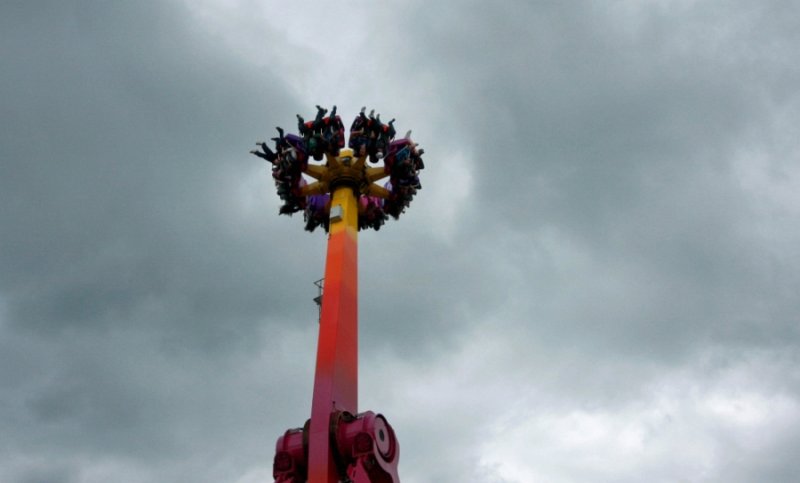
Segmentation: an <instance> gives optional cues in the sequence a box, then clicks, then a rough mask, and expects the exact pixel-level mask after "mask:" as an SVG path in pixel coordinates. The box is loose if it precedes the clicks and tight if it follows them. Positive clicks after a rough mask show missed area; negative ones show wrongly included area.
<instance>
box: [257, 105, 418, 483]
mask: <svg viewBox="0 0 800 483" xmlns="http://www.w3.org/2000/svg"><path fill="white" fill-rule="evenodd" d="M335 109H336V108H335V107H334V108H333V113H335ZM333 113H332V115H331V116H329V117H324V114H325V111H324V109H322V108H319V107H318V114H317V118H316V119H315V120H314V121H313V122H309V123H305V122H304V121H303V120H302V118H300V116H298V119H299V120H300V122H299V128H300V132H301V135H302V137H300V136H294V135H291V134H290V135H288V136H286V137H284V135H283V130H282V129H280V128H279V129H278V131H279V133H280V137H279V138H274V140H275V141H276V152H275V153H273V152H272V151H271V150H269V149H268V148H267V147H266V145H265V144H264V143H259V144H260V145H261V146H262V149H263V152H253V154H256V155H258V156H260V157H262V158H265V159H267V160H268V161H270V162H271V163H272V164H273V177H274V178H275V182H276V187H277V188H278V192H279V194H280V195H281V198H283V199H284V201H285V202H286V204H285V205H284V207H282V208H281V213H285V214H291V213H292V212H296V211H300V210H301V209H302V210H304V216H305V218H306V223H307V224H306V229H309V226H310V225H311V229H310V230H309V231H313V228H314V227H315V226H319V225H322V226H323V227H324V228H325V229H326V230H327V231H328V232H329V235H328V244H327V255H326V261H325V275H324V277H325V278H324V281H325V284H324V293H323V295H322V300H321V310H320V323H319V339H318V343H317V361H316V369H315V376H314V388H313V396H312V403H311V417H310V419H309V420H307V421H306V423H305V425H304V426H303V427H302V428H294V429H289V430H287V431H286V432H285V433H284V434H283V435H282V436H280V437H279V438H278V440H277V443H276V448H275V458H274V460H273V477H274V479H275V482H276V483H301V482H309V483H342V482H348V483H399V481H400V479H399V476H398V462H399V456H400V445H399V443H398V441H397V438H396V437H395V433H394V430H393V428H392V426H391V425H390V424H389V423H388V421H387V420H386V418H385V417H384V416H383V415H381V414H377V413H374V412H373V411H364V412H359V410H358V232H359V229H367V228H374V229H376V230H377V229H379V228H380V226H381V225H382V224H383V222H382V220H385V219H386V215H387V214H389V215H392V216H393V217H394V218H397V217H398V216H399V214H400V213H402V212H403V210H404V209H405V208H406V207H407V206H408V204H409V203H410V201H411V199H412V198H413V195H414V194H415V193H416V190H417V189H419V188H421V186H420V185H419V179H418V178H417V176H416V173H417V171H418V170H419V169H422V160H421V157H420V155H421V153H422V150H417V149H416V144H414V143H413V142H411V140H410V137H409V135H406V137H405V138H403V139H400V140H394V128H393V126H392V123H393V121H392V122H390V123H389V124H388V125H386V124H383V123H381V122H380V118H379V117H377V118H376V117H374V116H373V115H372V113H370V116H369V117H367V116H366V115H365V114H364V110H363V109H362V111H361V114H360V115H359V116H357V117H356V120H355V121H354V122H353V127H351V134H350V141H349V147H347V148H345V147H344V146H343V144H344V142H343V140H344V132H343V131H344V129H343V127H342V125H341V121H340V120H339V118H338V116H336V117H335V116H334V115H333ZM323 156H324V158H325V162H324V164H323V163H319V164H313V163H310V162H309V158H313V159H316V160H320V161H321V158H322V157H323ZM270 158H272V159H270ZM368 159H369V160H370V161H371V162H372V163H377V161H379V160H383V166H376V167H370V166H368V165H367V160H368ZM276 172H277V173H276ZM299 173H304V174H305V175H307V176H308V177H310V178H313V179H314V181H313V182H312V183H310V184H309V183H307V182H306V181H305V180H304V178H302V176H301V175H300V174H299ZM276 174H277V176H276ZM385 177H389V178H390V180H389V182H388V183H386V184H385V185H383V186H380V185H378V184H376V183H375V182H376V181H378V180H381V179H383V178H385ZM286 184H288V186H286ZM287 207H288V208H287ZM309 220H313V223H309ZM376 220H377V221H376Z"/></svg>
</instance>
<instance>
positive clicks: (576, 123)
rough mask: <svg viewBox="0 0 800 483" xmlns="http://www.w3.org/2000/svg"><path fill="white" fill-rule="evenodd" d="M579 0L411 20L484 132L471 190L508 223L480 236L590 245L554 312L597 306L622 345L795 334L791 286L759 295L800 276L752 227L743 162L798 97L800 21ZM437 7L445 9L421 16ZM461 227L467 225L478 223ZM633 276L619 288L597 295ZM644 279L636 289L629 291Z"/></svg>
mask: <svg viewBox="0 0 800 483" xmlns="http://www.w3.org/2000/svg"><path fill="white" fill-rule="evenodd" d="M573 7H574V6H573V5H570V6H567V5H563V4H550V5H533V4H528V5H521V4H515V5H513V6H512V5H510V4H509V5H500V6H498V5H484V4H479V3H470V4H468V5H460V6H459V7H458V8H454V7H453V6H450V5H439V6H436V7H429V6H427V5H426V6H425V7H423V8H425V9H428V8H433V9H434V10H436V12H437V14H436V15H431V16H430V17H427V16H420V18H421V20H420V22H419V23H417V24H415V25H414V26H413V27H409V28H410V29H416V30H415V31H417V32H422V31H424V32H426V34H427V35H424V36H423V35H417V36H415V35H410V36H408V38H410V39H413V38H423V37H424V38H425V43H424V45H422V44H421V45H420V48H419V49H408V51H410V52H414V55H415V58H416V59H417V60H418V61H419V62H422V63H423V64H424V66H425V67H424V68H423V69H421V70H424V71H428V70H432V71H434V72H436V74H435V75H434V76H433V77H434V78H436V79H439V80H440V82H439V84H438V87H439V93H440V95H441V96H442V101H443V102H444V103H447V104H448V105H449V107H448V109H447V110H446V113H447V114H448V116H449V119H450V120H451V121H452V123H454V124H456V125H458V126H460V127H461V129H462V130H463V131H464V132H469V133H471V134H470V136H469V137H466V138H465V141H464V142H465V143H467V145H468V146H470V147H471V148H472V149H473V152H474V160H473V162H472V164H471V165H470V169H472V170H473V172H474V179H475V183H476V184H475V190H474V191H475V193H479V194H480V201H479V203H480V209H482V210H483V211H482V212H483V213H492V216H486V217H484V218H483V220H484V221H485V222H487V223H489V224H493V225H496V226H497V227H498V230H499V231H483V232H481V233H480V234H479V235H478V236H481V237H482V239H481V242H480V243H485V244H487V245H488V244H493V243H495V244H496V237H497V235H498V234H499V233H508V235H509V236H510V235H512V234H513V233H522V234H526V236H527V237H528V238H527V244H525V243H521V244H520V245H518V246H516V247H515V250H512V251H511V253H517V254H519V255H520V256H519V258H518V263H519V265H520V267H521V270H525V269H526V268H527V269H531V270H536V268H537V267H536V266H535V265H529V264H528V265H526V264H527V263H529V258H528V257H527V256H526V253H527V252H529V251H530V250H537V248H538V249H548V248H547V247H544V248H543V247H542V246H541V245H540V246H539V247H537V243H536V240H537V239H542V238H546V237H547V236H549V235H548V234H552V233H555V234H556V235H555V236H556V237H558V238H561V239H563V240H564V241H565V242H567V243H568V244H570V245H572V246H573V247H574V248H575V250H576V251H577V252H578V253H579V254H581V255H583V256H586V257H587V266H586V268H587V269H590V270H591V271H592V272H594V273H595V278H592V279H591V280H590V281H587V282H586V283H582V282H581V281H579V280H575V281H572V282H568V283H569V284H570V285H573V286H575V293H574V294H573V295H574V296H575V297H576V299H575V300H574V301H573V302H572V304H577V305H578V307H577V308H576V309H575V312H574V315H570V314H569V313H564V312H562V311H561V309H560V307H563V306H564V304H565V303H568V302H569V299H568V298H566V299H565V298H557V299H556V301H555V302H554V306H557V307H559V308H558V309H555V310H556V311H557V312H558V313H553V314H547V313H545V314H543V315H544V317H553V319H552V323H553V324H555V325H559V326H562V327H563V326H564V324H566V327H569V328H571V329H572V330H569V329H567V330H568V331H566V332H565V331H558V334H557V335H555V334H554V336H557V337H564V336H566V337H570V338H575V337H582V336H581V335H580V334H585V333H586V330H589V331H593V330H594V329H592V328H591V327H587V326H586V325H585V324H586V323H588V320H592V322H591V323H592V324H593V325H594V324H596V326H597V327H598V328H599V327H603V329H602V332H603V335H601V334H598V335H601V337H609V342H611V341H612V340H614V341H617V342H618V343H619V344H617V343H612V345H613V346H617V347H618V348H620V347H623V348H631V347H632V345H631V341H632V340H638V341H641V340H642V339H641V338H642V337H645V338H647V337H654V338H655V339H657V340H658V342H655V339H654V344H653V345H649V347H648V351H652V350H655V351H657V352H660V351H662V350H666V351H669V352H675V351H680V350H681V349H680V346H681V345H683V344H685V343H687V342H688V341H689V340H690V339H696V340H698V341H699V342H700V343H703V342H704V341H706V340H708V339H718V338H725V339H732V340H738V341H755V340H762V341H763V340H764V339H766V341H767V342H775V341H778V340H783V339H784V338H785V337H786V336H789V335H796V333H795V332H796V331H794V329H792V327H793V325H794V322H793V321H794V317H793V316H792V315H791V314H792V308H797V307H798V300H797V299H796V297H793V298H792V299H790V300H785V301H782V302H781V304H782V305H784V307H783V308H776V310H775V311H773V312H771V313H769V314H768V313H765V312H764V311H762V310H759V309H756V308H755V307H757V306H759V305H762V306H763V303H761V304H759V300H762V299H763V297H764V296H765V295H766V296H768V297H769V293H770V292H773V293H774V292H777V291H778V290H779V287H780V286H781V285H783V284H794V283H795V282H796V280H795V277H793V276H792V269H790V268H788V267H787V269H785V270H784V269H779V268H777V267H775V265H774V264H773V261H768V260H764V258H763V253H762V248H761V247H762V245H763V243H764V242H765V240H763V239H761V238H760V237H758V236H757V235H755V234H754V233H752V232H751V231H750V230H749V229H748V226H750V225H752V224H754V223H755V222H757V216H758V215H757V213H756V212H755V211H754V210H753V206H752V205H751V203H750V200H749V199H748V198H747V197H746V193H745V192H744V191H743V190H742V188H741V186H740V183H739V180H738V178H737V176H738V173H736V171H735V165H734V162H735V161H736V160H737V159H738V158H740V157H741V149H742V146H743V145H742V143H743V142H744V143H751V146H756V147H757V149H763V148H764V147H765V146H763V141H762V139H761V136H760V135H761V130H760V128H761V126H763V125H768V124H770V123H773V122H774V120H773V119H774V118H773V117H772V116H774V113H773V112H772V111H771V108H772V106H773V102H774V101H773V99H774V98H782V99H787V97H789V98H791V97H790V94H788V93H787V89H786V86H785V82H786V80H787V79H791V78H795V77H796V76H797V73H798V69H797V67H796V65H797V63H796V62H793V61H791V60H790V59H792V58H794V57H796V53H793V52H792V51H791V49H790V48H789V47H790V45H791V44H792V42H793V39H795V38H796V33H795V32H794V30H792V29H791V26H790V25H789V24H788V23H787V22H785V21H784V20H783V18H784V16H783V14H780V13H779V12H782V11H783V10H782V9H781V8H779V6H778V5H777V4H760V5H759V6H758V7H747V6H745V5H735V4H714V5H691V6H690V5H680V4H667V5H665V6H663V7H661V8H651V9H645V8H639V7H635V6H627V7H623V6H616V7H611V6H604V7H600V6H598V5H596V4H591V5H589V4H585V5H584V7H585V8H573ZM433 18H436V19H439V18H447V19H448V21H447V22H442V23H439V22H438V20H437V21H436V23H435V25H434V24H433V23H430V24H428V23H425V22H426V20H425V19H430V22H433V20H432V19H433ZM782 55H785V56H786V57H785V58H784V57H781V60H779V61H775V60H774V59H775V57H776V56H782ZM794 60H798V59H796V58H795V59H794ZM792 100H793V102H794V103H795V104H794V105H796V102H797V99H796V97H794V98H792ZM793 112H795V114H796V110H794V111H793ZM777 129H780V130H783V129H789V125H788V124H787V125H783V126H778V127H777ZM498 193H508V195H509V196H498V195H497V194H498ZM476 206H477V205H476ZM473 213H474V212H473ZM463 226H465V228H464V231H462V237H463V238H467V237H469V236H471V235H473V234H475V231H472V230H470V228H473V227H474V228H475V229H480V228H479V227H480V225H479V224H465V225H463ZM767 242H768V243H769V241H767ZM556 256H557V255H556ZM480 266H482V267H484V268H486V270H487V272H486V273H484V277H485V278H487V279H489V280H492V282H493V283H488V284H487V287H486V288H487V291H491V290H492V288H495V289H496V288H501V287H502V288H503V289H505V288H507V286H506V284H503V283H502V282H501V279H499V278H497V277H498V276H500V275H501V274H500V273H499V272H497V271H496V270H495V269H494V268H492V267H493V265H492V264H491V263H486V264H483V265H480ZM793 266H794V265H793ZM795 268H796V266H795ZM529 273H530V276H534V273H535V272H529ZM590 273H591V272H590ZM620 277H621V280H620V281H621V283H622V284H623V285H622V286H621V289H620V291H619V292H617V293H616V294H610V293H607V294H606V295H600V298H598V300H597V301H596V303H595V304H593V303H592V301H591V300H590V299H589V300H587V299H586V296H587V295H588V294H591V292H597V293H599V294H602V293H603V292H604V290H603V284H604V279H608V278H611V279H619V278H620ZM627 277H632V278H627ZM526 278H527V277H526ZM626 278H627V279H626ZM528 282H530V283H532V284H533V285H534V286H535V285H536V282H534V281H530V280H529V281H528ZM642 284H644V285H645V286H644V287H641V285H642ZM592 285H595V286H596V287H597V288H596V289H593V288H592ZM637 286H639V287H640V288H641V292H642V293H641V294H640V295H641V296H642V297H643V298H642V299H640V300H637V299H636V298H635V296H633V297H632V296H631V295H632V294H631V293H630V289H632V288H634V287H637ZM564 287H565V286H562V288H564ZM648 287H649V288H648ZM518 289H521V287H519V288H518ZM467 292H470V293H471V291H470V290H467ZM609 295H610V296H611V297H610V298H609V297H608V296H609ZM483 296H485V297H486V296H488V297H490V298H491V295H490V294H489V295H487V294H486V292H484V294H483ZM637 305H638V307H637ZM765 317H766V318H767V319H769V320H764V318H765ZM697 320H704V321H705V323H704V324H703V325H702V327H697V325H696V321H697ZM584 321H585V322H584ZM765 322H766V323H767V326H766V327H765V326H764V323H765ZM544 323H545V325H546V324H547V322H546V321H545V322H544ZM665 326H669V327H671V329H670V330H664V328H665ZM765 328H766V331H765V330H764V329H765ZM648 333H651V335H650V336H648V335H647V334H648ZM584 340H588V339H584ZM662 346H663V347H662Z"/></svg>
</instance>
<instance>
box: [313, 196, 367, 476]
mask: <svg viewBox="0 0 800 483" xmlns="http://www.w3.org/2000/svg"><path fill="white" fill-rule="evenodd" d="M330 213H331V220H330V228H329V229H330V231H329V236H328V252H327V258H326V261H325V285H324V290H323V295H322V315H321V317H320V327H319V341H318V343H317V366H316V372H315V376H314V395H313V400H312V403H311V424H310V427H309V440H308V443H309V454H308V483H337V482H338V481H339V475H338V473H337V469H336V463H335V460H334V458H333V449H332V447H331V440H330V417H331V413H332V412H333V411H337V410H338V411H347V412H349V413H351V414H357V413H358V201H357V198H356V196H355V194H354V193H353V189H352V188H350V187H349V186H340V187H338V188H336V189H335V191H334V192H333V196H332V199H331V210H330Z"/></svg>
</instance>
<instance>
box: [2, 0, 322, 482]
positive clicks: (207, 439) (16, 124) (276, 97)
mask: <svg viewBox="0 0 800 483" xmlns="http://www.w3.org/2000/svg"><path fill="white" fill-rule="evenodd" d="M0 17H2V20H0V23H2V32H3V33H2V50H3V59H4V62H3V63H4V71H5V72H6V73H5V74H4V75H3V79H2V81H0V106H1V107H0V110H1V111H2V112H3V119H2V129H0V141H1V142H0V144H2V147H1V148H0V155H1V156H2V166H1V167H0V171H2V173H0V199H2V204H3V208H2V210H0V225H1V226H2V227H3V229H2V231H1V232H0V247H2V249H1V250H0V269H1V271H2V276H0V290H1V291H2V302H3V304H2V306H3V312H2V322H0V329H1V330H2V331H3V334H4V335H3V337H2V340H3V350H2V354H3V355H2V359H3V361H2V367H3V369H2V379H1V381H2V387H3V391H2V393H3V396H2V408H3V409H2V413H3V418H2V428H3V431H2V433H3V436H2V437H0V441H1V442H2V444H1V445H0V446H2V447H3V449H4V451H3V452H4V453H5V454H6V455H7V458H4V462H3V463H2V464H0V466H3V467H4V468H5V470H4V471H5V472H3V473H2V475H3V476H2V479H5V481H14V482H16V481H19V482H24V481H48V482H49V481H53V482H59V481H86V480H85V478H90V477H91V476H90V475H91V471H92V468H96V467H97V466H98V465H101V466H102V464H103V461H107V460H109V459H110V460H112V461H114V460H116V461H117V462H119V461H128V462H137V461H139V462H141V461H147V462H148V464H147V465H152V467H153V468H162V470H163V473H160V475H161V476H159V474H156V473H154V474H153V475H152V477H151V478H145V479H150V480H151V481H156V480H161V481H163V480H162V478H169V477H168V476H167V475H168V474H169V471H173V470H171V469H170V468H173V467H174V468H175V469H174V471H175V474H174V475H173V476H172V478H177V479H182V478H181V477H180V476H179V475H180V474H181V473H184V472H185V471H187V468H186V467H184V468H180V464H177V463H175V462H176V461H181V460H185V459H186V455H187V454H191V455H193V457H195V458H200V456H201V455H203V454H206V453H207V452H209V451H210V452H213V451H214V450H210V449H208V448H211V447H214V446H215V445H218V444H232V440H234V443H235V440H236V436H235V433H227V429H225V428H229V429H232V428H233V426H235V425H232V424H231V422H230V417H232V416H233V414H235V412H234V413H232V414H228V412H229V411H237V410H242V412H243V413H247V414H249V415H250V416H251V417H252V418H260V420H259V422H258V423H252V422H251V421H252V419H251V418H250V417H248V418H246V419H244V420H240V421H241V423H242V424H245V425H247V426H249V425H250V424H260V425H262V426H263V425H268V424H271V420H270V421H265V420H264V418H265V417H266V416H268V412H267V411H265V409H264V408H263V407H252V408H250V409H246V410H244V408H242V407H241V406H240V405H239V403H238V402H236V400H231V401H225V396H223V395H225V394H235V393H239V394H242V392H243V391H247V390H248V389H243V388H241V387H240V388H234V386H236V385H238V384H239V382H245V386H249V387H251V388H252V387H257V388H258V390H259V391H260V394H258V397H256V398H255V399H248V400H252V401H258V402H259V403H260V404H265V403H266V401H268V400H270V398H273V397H277V395H278V393H277V392H274V391H272V390H271V389H270V388H266V387H265V386H262V385H261V384H259V383H258V382H257V381H256V379H257V377H255V376H254V377H253V380H252V381H240V380H239V379H238V378H237V375H238V374H241V372H242V371H245V370H247V369H245V366H243V365H239V364H233V362H231V361H239V359H236V356H235V354H243V353H247V354H249V355H250V356H252V357H253V359H254V360H255V359H256V358H257V356H258V352H259V348H260V347H264V343H265V342H264V341H263V337H265V335H264V327H265V324H273V325H275V326H283V325H286V324H287V321H289V320H290V319H296V318H297V317H300V318H301V320H304V319H310V320H313V317H314V308H313V306H312V304H311V303H310V298H311V297H312V296H313V286H311V284H310V281H312V280H314V279H315V277H317V276H318V272H319V270H318V269H317V265H319V263H320V260H321V254H320V253H319V252H320V251H321V250H320V247H321V246H322V245H321V243H322V241H321V240H320V239H316V240H314V239H311V238H309V237H304V238H303V239H302V240H301V241H300V242H297V240H295V241H292V242H291V243H289V242H287V241H288V239H286V238H285V236H286V234H285V233H284V234H282V232H284V231H285V229H283V228H281V225H280V221H276V217H274V216H266V215H264V212H269V213H270V214H271V213H272V210H275V211H277V204H276V202H274V201H272V200H270V203H264V202H265V200H266V198H259V199H257V200H255V201H253V200H252V199H250V198H252V193H250V192H248V191H247V189H246V188H243V185H244V181H245V180H248V179H252V178H254V177H258V178H259V179H260V180H261V183H260V185H259V189H262V188H263V189H266V190H269V189H270V186H269V185H270V184H271V179H270V177H269V174H268V170H266V168H265V167H264V165H263V163H260V162H258V161H256V158H254V157H252V156H250V155H248V154H247V150H248V149H250V146H252V143H253V141H255V140H256V139H259V138H263V137H266V136H268V135H270V134H271V133H269V132H268V131H267V128H266V127H265V126H267V124H265V123H266V122H269V121H267V119H265V117H266V116H265V113H269V112H279V113H280V112H284V113H285V114H284V115H283V116H281V117H283V118H286V117H288V116H289V113H290V112H293V111H294V110H295V108H294V107H292V106H291V94H289V93H288V92H287V91H286V90H285V88H284V86H283V85H282V82H281V81H280V80H279V79H277V78H276V77H275V76H274V75H273V74H271V73H269V72H265V71H263V70H260V69H257V68H255V67H253V66H251V65H243V64H242V63H241V62H240V61H239V60H237V58H236V57H235V56H231V55H229V52H226V50H225V48H224V45H222V44H221V43H220V42H218V39H214V38H212V37H209V36H207V35H206V34H205V33H204V32H202V31H201V30H199V29H197V28H196V25H193V24H192V14H191V12H189V11H187V10H185V9H184V8H183V7H181V6H179V5H176V4H168V3H165V2H145V3H137V4H135V5H134V4H131V5H112V4H109V3H107V2H94V3H93V2H51V3H50V4H48V5H42V4H41V3H39V4H37V5H33V4H30V5H29V4H25V3H21V2H18V3H16V4H9V5H4V7H3V8H2V15H0ZM262 126H264V127H262ZM270 129H271V128H270ZM261 185H263V186H261ZM253 202H256V203H264V205H263V206H259V208H258V210H257V211H255V210H249V209H248V208H247V206H246V205H247V204H248V203H253ZM293 221H295V223H297V220H293ZM281 240H283V241H281ZM304 250H306V251H308V253H309V255H308V256H309V257H310V258H311V259H312V260H314V261H315V262H316V263H306V261H305V260H304V259H303V258H301V257H293V260H294V262H292V261H291V260H287V261H286V263H283V262H280V263H277V262H276V261H277V259H281V258H283V259H287V258H290V257H287V254H289V253H292V254H294V253H302V252H303V251H304ZM294 276H297V277H299V278H298V280H307V281H308V283H307V285H308V286H306V284H305V283H303V284H302V285H300V286H293V285H292V284H291V282H286V280H289V279H290V278H291V277H294ZM303 290H306V292H307V293H305V294H304V293H303ZM305 308H307V309H308V310H304V309H305ZM280 333H282V332H280ZM278 354H279V351H276V356H275V360H274V361H269V359H264V360H262V363H265V364H266V365H267V366H268V365H269V364H270V363H274V362H276V361H277V359H278ZM209 358H210V359H209ZM309 358H310V356H309ZM211 359H213V360H215V361H217V362H216V363H212V364H204V362H203V361H208V360H211ZM310 364H311V362H309V365H310ZM245 365H247V364H245ZM284 367H286V369H288V367H289V366H286V365H284ZM304 370H305V368H304ZM300 379H301V380H305V378H300ZM237 381H239V382H237ZM284 387H286V388H287V390H289V389H290V388H291V387H292V386H291V384H290V383H284ZM212 388H214V389H212ZM303 389H305V388H304V387H303ZM284 404H285V402H282V401H280V400H278V399H275V400H274V401H273V402H272V407H273V408H274V409H277V408H280V407H283V405H284ZM219 405H221V406H219ZM225 408H227V409H225ZM234 408H236V409H234ZM211 414H213V416H212V415H211ZM198 420H206V421H208V422H206V423H200V424H199V425H198ZM299 422H302V421H299ZM220 425H221V426H222V430H221V431H220V430H218V429H215V428H218V427H219V426H220ZM237 431H240V430H237ZM277 431H278V430H277V429H275V431H273V432H274V433H275V434H277ZM211 434H213V435H214V436H210V435H211ZM226 434H227V436H226ZM256 434H261V431H258V432H257V433H256ZM271 438H272V435H271V434H270V437H269V438H268V439H270V440H271ZM189 440H193V441H194V443H190V442H189ZM268 444H269V443H267V442H266V440H265V441H258V442H257V443H256V444H250V445H249V446H250V447H251V448H252V449H253V450H254V451H259V452H260V451H262V450H263V448H264V447H265V446H266V445H268ZM204 448H205V449H204ZM251 456H252V454H251ZM258 457H260V454H259V455H258ZM26 461H27V463H26ZM12 462H14V464H12ZM109 464H111V466H113V464H112V463H109ZM185 464H186V465H189V466H191V465H192V464H194V465H197V464H201V462H200V460H199V459H198V460H197V461H194V462H187V463H185ZM147 465H144V466H147ZM175 465H178V466H175ZM132 466H133V467H137V466H139V463H133V464H132ZM232 466H233V468H232V469H233V471H234V473H233V474H241V473H240V472H241V471H243V470H242V468H241V466H242V465H232ZM98 471H99V470H98ZM219 471H220V472H221V473H220V474H226V473H225V472H226V471H229V469H226V468H221V469H220V470H219ZM112 473H113V471H112ZM132 474H136V472H135V471H134V472H133V473H132ZM228 474H229V473H228ZM131 478H134V477H133V476H131ZM210 478H211V479H212V480H213V479H214V478H215V477H214V476H210ZM216 478H222V476H219V474H218V476H217V477H216ZM112 479H114V478H112Z"/></svg>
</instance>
